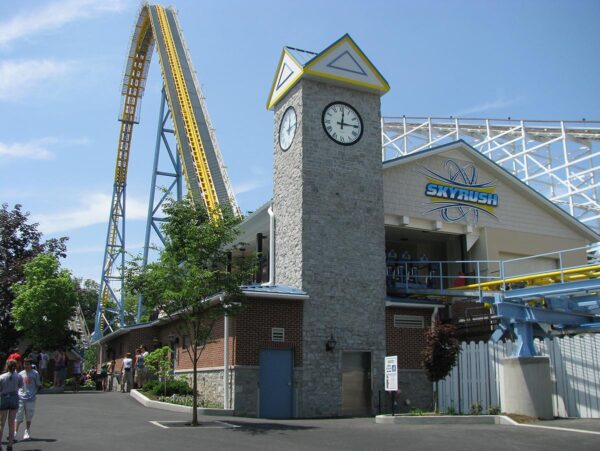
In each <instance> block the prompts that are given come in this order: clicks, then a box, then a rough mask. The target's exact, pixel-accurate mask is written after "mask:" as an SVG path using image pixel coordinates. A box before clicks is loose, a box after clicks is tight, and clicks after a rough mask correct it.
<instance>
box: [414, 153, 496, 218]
mask: <svg viewBox="0 0 600 451" xmlns="http://www.w3.org/2000/svg"><path fill="white" fill-rule="evenodd" d="M443 167H444V168H445V169H446V170H447V171H448V176H445V175H442V174H439V173H437V172H434V171H432V170H431V169H428V168H426V167H423V166H421V167H420V170H419V172H421V173H422V174H423V175H424V176H425V178H426V179H427V184H426V185H425V196H427V197H428V198H429V199H430V200H431V202H430V203H429V206H430V207H432V208H431V209H429V210H428V211H427V212H425V213H432V212H439V214H440V215H441V217H442V219H443V220H444V221H446V222H456V221H461V220H467V221H469V222H471V223H473V224H477V222H478V221H479V215H480V213H483V214H486V215H489V216H491V217H493V218H496V215H495V214H494V213H495V210H496V208H497V207H498V204H499V198H498V194H496V186H495V183H494V182H493V181H489V182H483V183H481V182H478V180H477V179H478V178H479V177H478V171H477V168H476V167H475V165H473V164H472V163H466V164H464V163H463V164H459V163H457V162H456V161H453V160H446V161H445V162H444V163H443ZM496 219H498V218H496Z"/></svg>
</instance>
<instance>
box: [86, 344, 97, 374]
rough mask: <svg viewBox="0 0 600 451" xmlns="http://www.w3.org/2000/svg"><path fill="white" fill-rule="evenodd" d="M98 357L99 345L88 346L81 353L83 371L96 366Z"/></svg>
mask: <svg viewBox="0 0 600 451" xmlns="http://www.w3.org/2000/svg"><path fill="white" fill-rule="evenodd" d="M99 355H100V345H99V344H93V345H90V347H89V348H87V349H86V350H85V351H84V353H83V369H84V371H89V370H91V369H92V368H96V367H97V366H98V356H99Z"/></svg>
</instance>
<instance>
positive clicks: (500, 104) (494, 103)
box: [453, 97, 521, 116]
mask: <svg viewBox="0 0 600 451" xmlns="http://www.w3.org/2000/svg"><path fill="white" fill-rule="evenodd" d="M520 101H521V98H520V97H515V98H513V99H504V98H497V99H496V100H490V101H487V102H483V103H480V104H478V105H474V106H472V107H469V108H466V109H464V110H461V111H457V112H456V113H454V114H453V116H468V115H469V114H475V113H482V112H484V111H489V110H497V109H500V108H506V107H508V106H511V105H514V104H515V103H519V102H520Z"/></svg>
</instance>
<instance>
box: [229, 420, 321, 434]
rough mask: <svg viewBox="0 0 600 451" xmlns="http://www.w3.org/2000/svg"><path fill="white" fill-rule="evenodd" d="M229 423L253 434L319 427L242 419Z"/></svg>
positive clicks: (236, 429)
mask: <svg viewBox="0 0 600 451" xmlns="http://www.w3.org/2000/svg"><path fill="white" fill-rule="evenodd" d="M227 423H229V424H233V425H235V426H239V428H235V429H232V430H233V431H235V432H245V433H247V434H252V435H259V434H269V433H272V432H275V433H276V432H283V431H307V430H309V429H318V428H316V427H314V426H296V425H292V424H285V423H249V422H248V423H246V422H241V421H227Z"/></svg>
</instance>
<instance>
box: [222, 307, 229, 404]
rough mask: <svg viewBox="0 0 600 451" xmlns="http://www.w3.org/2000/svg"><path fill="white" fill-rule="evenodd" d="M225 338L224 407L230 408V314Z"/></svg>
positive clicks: (225, 319)
mask: <svg viewBox="0 0 600 451" xmlns="http://www.w3.org/2000/svg"><path fill="white" fill-rule="evenodd" d="M222 301H223V298H221V302H222ZM223 340H224V341H223V408H225V409H229V401H230V400H229V398H230V397H229V315H227V314H225V316H224V317H223Z"/></svg>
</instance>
